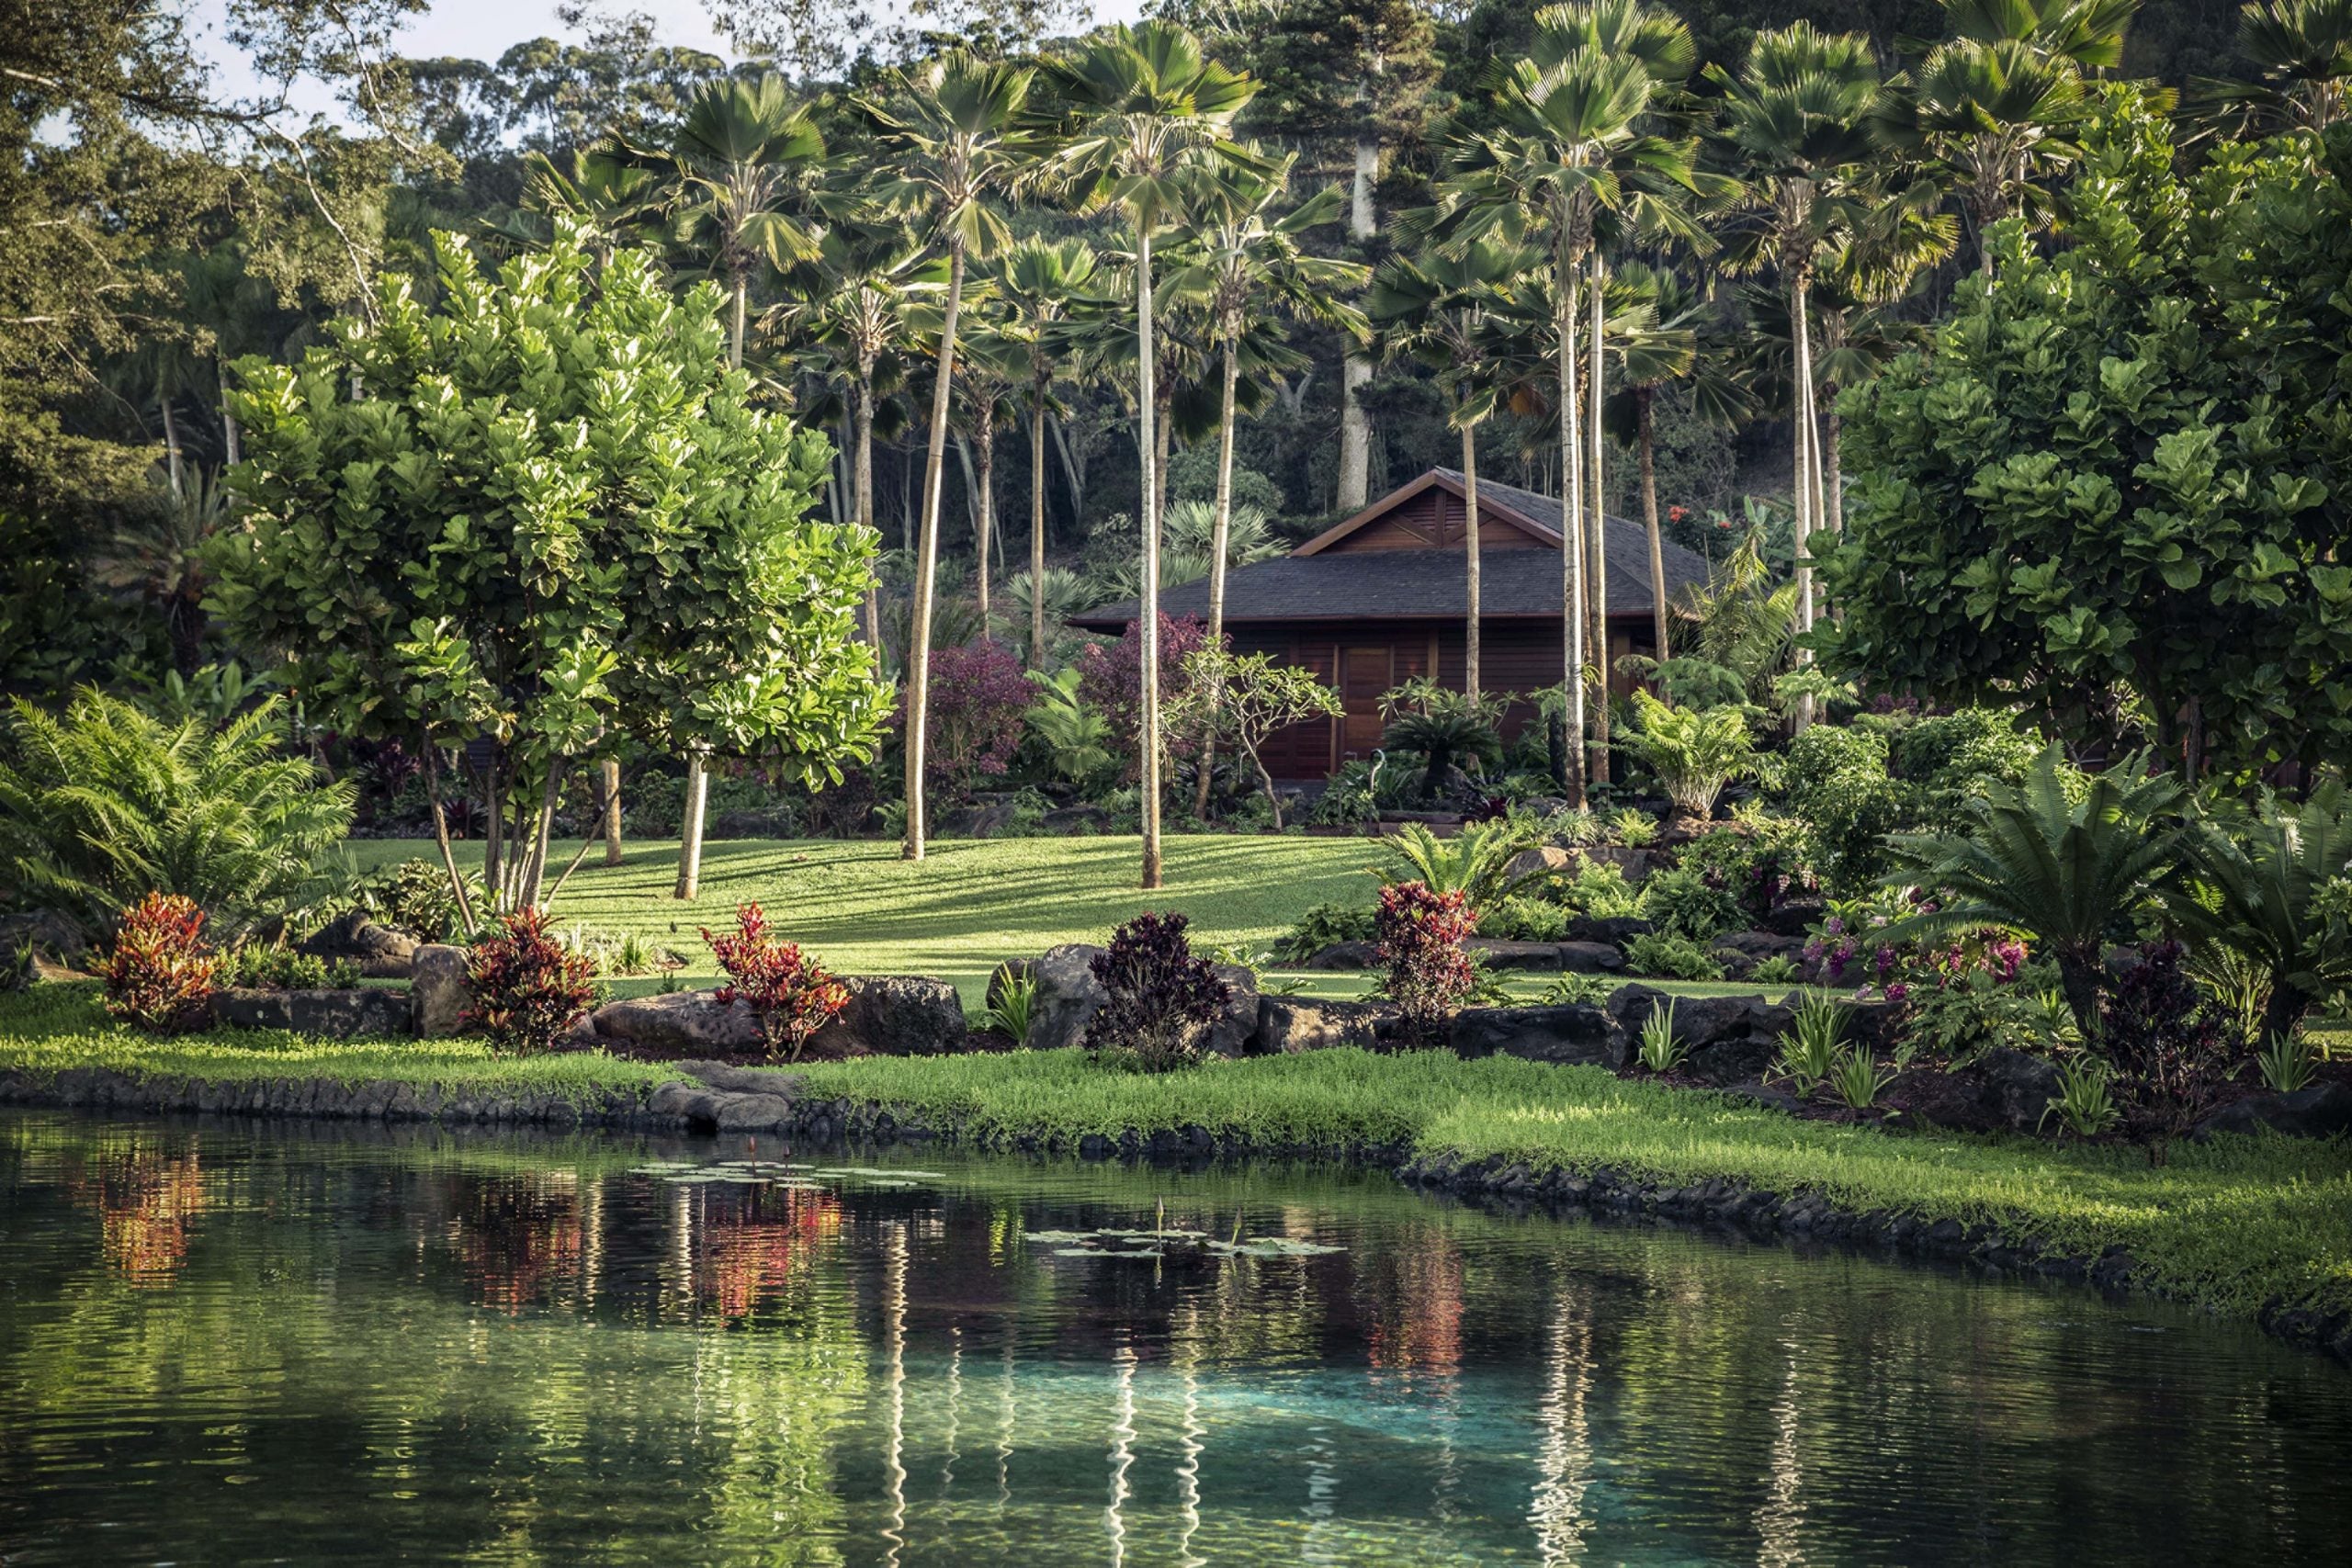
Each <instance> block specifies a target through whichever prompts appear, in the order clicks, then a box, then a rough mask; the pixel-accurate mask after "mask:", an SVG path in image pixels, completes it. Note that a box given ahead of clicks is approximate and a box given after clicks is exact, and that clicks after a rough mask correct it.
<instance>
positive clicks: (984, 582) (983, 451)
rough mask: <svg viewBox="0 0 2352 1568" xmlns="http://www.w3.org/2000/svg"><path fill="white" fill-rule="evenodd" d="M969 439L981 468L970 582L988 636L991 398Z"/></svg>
mask: <svg viewBox="0 0 2352 1568" xmlns="http://www.w3.org/2000/svg"><path fill="white" fill-rule="evenodd" d="M972 440H973V443H974V445H976V446H978V448H979V452H978V461H979V468H980V476H979V491H980V506H979V512H978V515H977V516H976V517H975V519H974V521H973V525H972V536H973V542H974V543H975V544H977V545H978V547H979V552H978V553H979V558H980V559H979V575H978V577H977V578H975V579H974V580H973V582H974V586H975V588H976V589H977V590H978V593H979V598H980V636H981V637H982V638H983V639H987V638H990V637H994V636H995V635H996V634H995V631H994V629H993V628H992V627H991V626H989V538H990V536H993V535H994V533H995V532H996V404H995V403H994V401H993V400H991V401H990V402H989V406H988V407H986V408H984V409H982V410H981V411H980V415H979V421H978V428H977V429H975V430H974V431H973V432H972Z"/></svg>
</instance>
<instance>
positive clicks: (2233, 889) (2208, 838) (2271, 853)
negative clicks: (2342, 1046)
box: [2172, 779, 2352, 1036]
mask: <svg viewBox="0 0 2352 1568" xmlns="http://www.w3.org/2000/svg"><path fill="white" fill-rule="evenodd" d="M2187 848H2188V887H2187V888H2186V889H2185V891H2184V894H2183V896H2181V897H2177V898H2175V899H2173V900H2172V909H2173V912H2174V914H2175V915H2176V916H2177V918H2178V919H2179V920H2180V922H2181V924H2182V925H2183V926H2185V927H2186V928H2187V929H2188V931H2190V932H2192V933H2193V934H2195V935H2197V936H2199V937H2200V938H2202V939H2204V940H2205V941H2206V942H2211V943H2213V944H2216V945H2218V946H2220V947H2222V948H2224V949H2226V950H2228V951H2229V952H2231V953H2235V954H2237V955H2238V956H2239V957H2240V958H2241V959H2242V960H2245V962H2246V963H2247V964H2251V965H2253V966H2255V967H2256V969H2257V970H2259V971H2263V972H2267V976H2268V979H2269V986H2270V998H2269V1002H2268V1005H2267V1008H2266V1009H2265V1010H2264V1013H2263V1016H2262V1018H2261V1020H2260V1021H2259V1026H2260V1029H2261V1032H2262V1033H2263V1034H2264V1035H2266V1036H2267V1035H2283V1034H2291V1033H2293V1032H2294V1030H2295V1026H2296V1025H2297V1024H2298V1023H2300V1022H2301V1021H2302V1018H2303V1015H2304V1014H2305V1013H2307V1012H2309V1011H2310V1010H2311V1009H2312V1006H2313V1005H2314V1004H2315V1003H2317V1002H2318V1001H2319V1000H2320V999H2321V998H2324V997H2327V996H2331V995H2333V994H2335V992H2337V991H2340V990H2342V989H2343V988H2345V987H2346V986H2352V897H2347V894H2352V887H2347V886H2346V882H2345V867H2346V864H2347V863H2352V793H2347V792H2346V789H2345V787H2344V784H2343V783H2342V781H2341V780H2336V779H2330V780H2327V781H2325V782H2324V783H2323V784H2321V785H2320V786H2319V787H2318V788H2317V789H2315V790H2313V791H2312V794H2311V796H2310V798H2309V799H2307V800H2305V801H2304V802H2303V803H2302V804H2301V806H2300V807H2291V808H2290V807H2285V806H2282V805H2280V804H2279V803H2278V801H2276V800H2266V801H2264V802H2263V803H2262V804H2261V805H2260V806H2259V807H2256V808H2255V809H2254V810H2253V811H2251V812H2247V813H2245V814H2243V815H2238V816H2234V817H2233V818H2223V819H2221V820H2218V821H2209V822H2205V823H2200V824H2199V826H2198V828H2197V829H2196V830H2194V831H2193V832H2192V833H2191V834H2190V835H2189V836H2188V844H2187Z"/></svg>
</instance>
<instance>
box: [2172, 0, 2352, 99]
mask: <svg viewBox="0 0 2352 1568" xmlns="http://www.w3.org/2000/svg"><path fill="white" fill-rule="evenodd" d="M2238 52H2239V53H2240V54H2242V55H2244V56H2245V58H2246V60H2247V61H2248V62H2251V63H2252V64H2253V66H2254V67H2255V69H2256V71H2258V72H2260V73H2261V76H2262V79H2261V80H2260V81H2258V82H2228V81H2216V80H2212V79H2211V78H2206V79H2200V80H2199V82H2198V83H2197V84H2196V86H2197V88H2198V91H2199V95H2200V96H2202V97H2204V98H2205V99H2206V100H2208V101H2209V102H2211V103H2213V104H2216V105H2222V106H2230V107H2235V108H2237V109H2238V110H2240V111H2241V113H2242V114H2243V115H2244V116H2245V118H2250V119H2252V120H2253V121H2254V122H2255V123H2256V125H2259V126H2264V127H2277V128H2280V129H2287V130H2293V129H2301V130H2326V129H2327V128H2328V127H2329V126H2331V125H2334V124H2335V122H2336V121H2338V120H2340V119H2342V118H2345V117H2346V115H2352V0H2252V3H2251V4H2249V5H2247V6H2243V7H2241V8H2240V10H2239V12H2238Z"/></svg>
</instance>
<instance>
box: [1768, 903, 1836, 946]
mask: <svg viewBox="0 0 2352 1568" xmlns="http://www.w3.org/2000/svg"><path fill="white" fill-rule="evenodd" d="M1828 914H1829V908H1828V906H1827V905H1826V904H1824V903H1823V902H1822V901H1821V900H1820V899H1818V898H1806V897H1798V898H1788V899H1783V900H1782V901H1781V902H1780V903H1778V904H1775V905H1773V906H1772V909H1771V912H1770V914H1768V915H1766V916H1765V917H1764V929H1765V930H1766V931H1770V932H1772V933H1773V934H1774V935H1775V936H1792V937H1798V938H1802V937H1804V935H1805V933H1807V932H1808V931H1812V930H1813V928H1814V927H1815V926H1817V925H1819V924H1820V923H1821V922H1822V921H1823V920H1824V919H1826V918H1827V917H1828Z"/></svg>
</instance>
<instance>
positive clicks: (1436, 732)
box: [1380, 681, 1503, 800]
mask: <svg viewBox="0 0 2352 1568" xmlns="http://www.w3.org/2000/svg"><path fill="white" fill-rule="evenodd" d="M1380 703H1381V707H1382V709H1383V710H1384V711H1385V713H1386V714H1387V716H1388V727H1387V728H1385V729H1384V730H1382V731H1381V735H1380V745H1381V749H1382V750H1385V751H1389V752H1393V753H1396V754H1398V755H1409V756H1414V757H1419V759H1421V798H1422V799H1424V800H1426V799H1429V798H1430V797H1431V796H1433V795H1437V794H1438V793H1439V792H1440V791H1441V790H1442V789H1443V788H1444V787H1445V779H1446V774H1447V773H1450V772H1451V771H1453V769H1454V768H1455V767H1456V766H1457V765H1459V764H1460V763H1463V762H1469V761H1476V763H1478V764H1479V766H1480V767H1481V768H1482V769H1484V768H1491V767H1498V766H1500V765H1501V763H1502V760H1503V741H1502V730H1501V729H1500V728H1499V727H1498V718H1499V716H1500V714H1501V711H1502V710H1501V706H1500V705H1499V704H1498V703H1496V702H1495V701H1493V700H1492V699H1491V698H1483V697H1482V698H1473V697H1471V696H1470V695H1468V694H1466V693H1462V692H1449V691H1447V690H1445V689H1444V688H1442V687H1440V686H1437V685H1435V684H1433V683H1430V682H1419V681H1416V682H1407V683H1406V684H1405V685H1402V686H1399V687H1397V689H1396V690H1395V691H1393V692H1388V693H1385V694H1383V695H1382V697H1381V699H1380Z"/></svg>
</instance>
